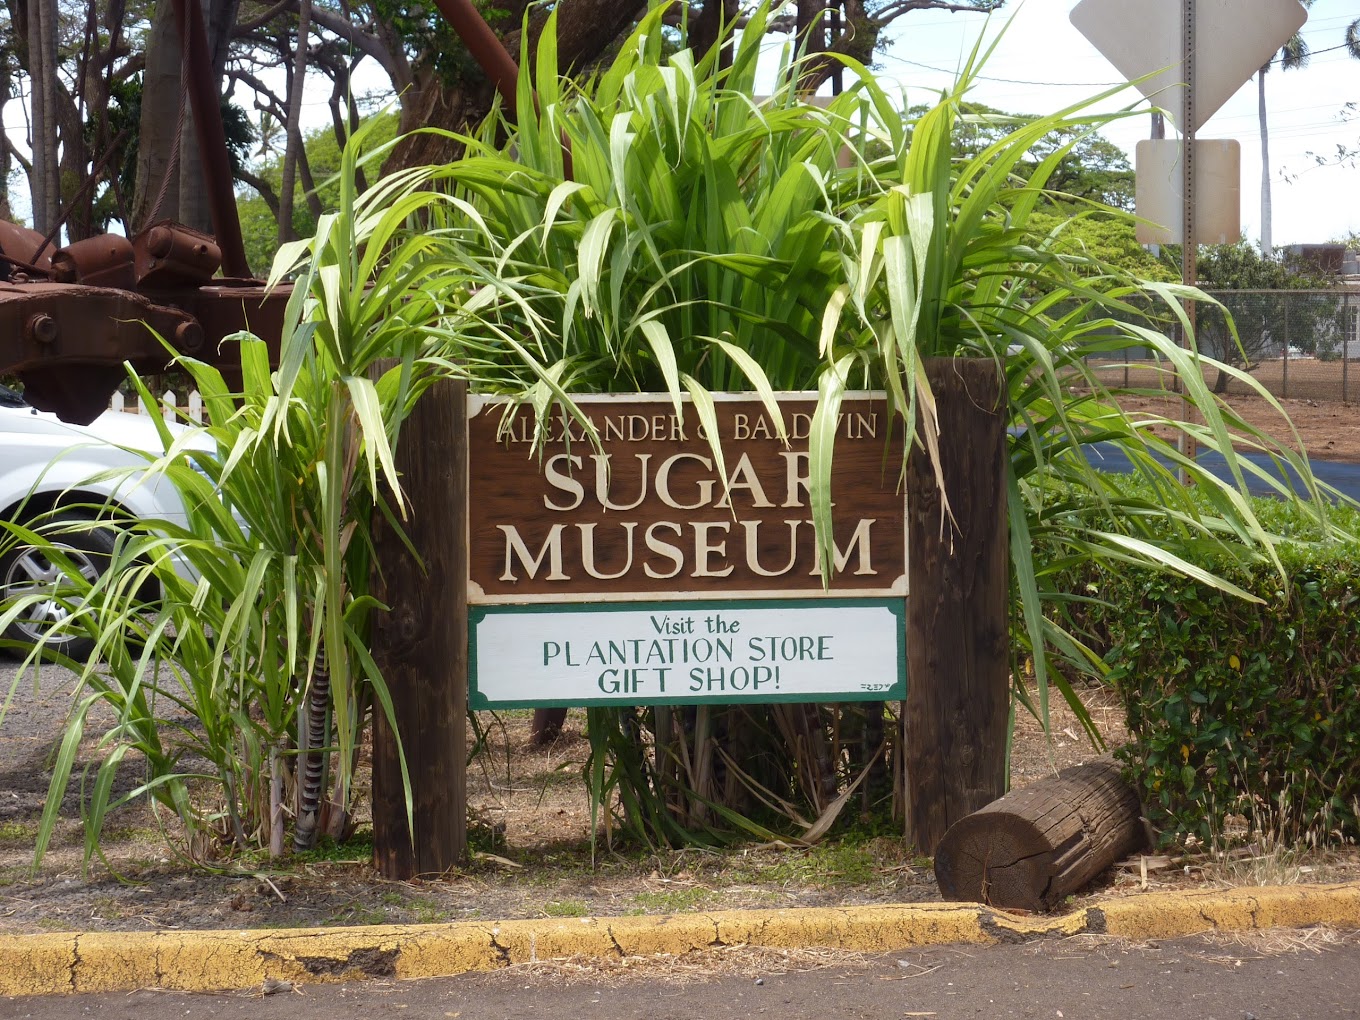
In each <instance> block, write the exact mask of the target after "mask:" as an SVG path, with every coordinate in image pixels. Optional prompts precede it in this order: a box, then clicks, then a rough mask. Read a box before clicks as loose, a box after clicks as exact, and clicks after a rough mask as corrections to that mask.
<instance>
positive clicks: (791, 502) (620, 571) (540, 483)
mask: <svg viewBox="0 0 1360 1020" xmlns="http://www.w3.org/2000/svg"><path fill="white" fill-rule="evenodd" d="M715 400H716V411H717V413H716V417H717V424H718V428H719V430H720V438H721V448H722V451H723V459H724V462H725V469H726V479H725V481H726V484H724V478H723V477H722V474H721V473H720V470H719V466H718V464H717V463H716V462H715V458H714V456H713V451H712V449H711V447H710V444H709V442H708V440H707V437H706V436H705V435H704V434H703V430H702V428H701V427H700V424H699V417H698V414H697V413H696V411H695V409H694V407H693V406H692V405H691V404H689V403H688V401H686V402H685V403H684V404H682V405H681V411H682V412H683V413H677V411H676V408H675V406H674V405H673V404H672V402H671V401H670V399H669V398H668V397H666V396H664V395H661V396H654V395H647V396H640V397H639V396H636V395H628V396H626V397H614V396H600V397H578V398H577V401H578V403H579V405H580V406H581V408H582V410H583V411H584V413H585V415H586V416H588V418H589V420H590V421H591V422H592V423H593V426H594V430H595V432H596V434H597V435H598V437H599V446H598V447H596V446H595V445H594V444H592V443H591V441H590V439H589V438H588V437H587V431H586V430H585V429H584V428H583V427H582V426H581V425H580V424H579V423H578V422H577V421H575V420H573V419H570V418H564V417H559V418H555V419H554V420H553V421H552V423H551V428H550V430H549V435H548V440H547V443H546V445H545V446H544V447H543V448H542V449H541V450H535V447H534V427H535V424H534V419H533V415H532V413H531V412H530V411H529V410H528V409H526V408H524V407H522V406H521V407H518V408H515V409H514V410H513V411H511V410H510V407H509V405H507V404H506V403H504V402H501V401H496V400H491V399H487V398H479V397H471V398H469V407H468V418H469V422H468V427H469V445H470V451H469V464H470V468H469V499H468V503H469V533H468V538H469V548H470V565H469V589H468V600H469V602H471V603H473V604H480V605H495V604H534V603H543V602H602V601H629V600H656V599H658V598H663V597H664V598H676V599H687V600H695V599H728V600H731V599H734V598H760V597H781V596H782V597H792V596H798V597H802V598H825V597H838V598H844V597H846V596H849V595H854V596H859V597H889V596H893V597H897V598H901V597H902V596H904V595H905V594H906V535H905V526H906V525H905V513H904V499H903V493H902V488H901V485H900V479H901V471H902V464H903V444H902V424H901V422H900V420H895V419H894V418H893V417H892V416H890V415H889V414H888V410H887V406H886V402H885V400H884V398H883V396H882V395H881V394H854V395H852V396H850V397H848V398H847V399H846V400H845V402H844V404H843V407H842V414H841V417H840V420H839V422H838V424H837V428H836V449H835V457H834V459H833V475H832V481H831V492H832V497H833V499H834V500H835V505H834V510H833V515H834V528H833V530H834V535H835V545H836V554H835V557H834V568H835V569H834V572H833V574H832V577H831V578H830V582H829V584H828V585H823V583H822V577H821V574H820V571H819V569H818V564H817V555H816V550H817V547H816V537H815V534H814V531H813V526H812V509H811V504H810V499H809V483H808V479H809V455H808V435H809V433H810V431H811V424H812V413H813V410H814V408H815V406H816V398H815V395H814V394H792V395H785V396H781V398H780V401H779V403H780V410H781V412H782V414H783V417H784V422H785V426H786V429H787V431H788V434H789V442H788V444H787V445H786V444H785V443H784V442H783V441H781V440H780V438H779V436H778V432H777V429H776V427H775V425H774V424H773V423H772V422H771V421H770V416H769V413H768V411H767V410H766V408H765V406H764V404H763V403H762V402H761V401H759V400H758V399H755V398H752V397H750V396H749V395H745V394H742V395H715Z"/></svg>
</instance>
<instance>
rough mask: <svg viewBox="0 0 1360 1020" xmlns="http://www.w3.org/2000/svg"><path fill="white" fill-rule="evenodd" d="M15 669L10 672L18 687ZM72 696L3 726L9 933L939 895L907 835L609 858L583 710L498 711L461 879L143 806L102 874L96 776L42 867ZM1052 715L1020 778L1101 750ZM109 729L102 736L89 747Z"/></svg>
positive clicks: (65, 682)
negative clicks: (205, 866)
mask: <svg viewBox="0 0 1360 1020" xmlns="http://www.w3.org/2000/svg"><path fill="white" fill-rule="evenodd" d="M9 672H12V668H11V670H9V671H0V683H4V685H5V687H8V682H7V676H6V673H9ZM69 695H70V678H69V676H65V675H62V674H59V673H57V672H55V671H50V670H49V671H48V673H47V674H45V677H44V682H43V684H42V687H41V689H40V690H39V691H38V692H37V693H36V694H35V693H34V692H33V690H32V688H31V687H30V686H27V685H21V686H20V688H19V689H18V690H17V691H16V697H15V701H14V703H13V704H12V705H11V707H10V710H9V716H8V717H7V718H6V719H5V721H4V724H3V725H0V791H3V792H0V931H8V932H39V931H69V930H75V929H80V930H96V931H134V930H156V929H174V928H291V927H315V926H329V925H353V924H386V923H392V924H399V923H408V924H409V923H430V922H439V921H453V920H474V919H490V918H501V919H503V918H514V917H544V916H559V917H572V916H589V915H627V914H653V913H671V912H675V911H684V910H703V909H709V908H716V907H723V908H739V907H760V908H769V907H781V906H827V905H835V904H859V903H889V902H912V901H923V900H935V899H938V898H939V890H938V888H937V886H936V884H935V881H934V878H933V875H932V872H931V869H930V862H929V860H928V859H924V858H921V857H919V856H917V855H916V854H915V853H914V852H913V851H912V849H911V848H910V847H909V846H907V845H906V844H905V842H904V841H903V840H902V839H901V838H900V837H898V836H897V835H895V834H894V833H883V834H880V835H872V836H871V835H860V836H856V837H853V838H850V839H841V840H833V841H829V842H827V843H825V844H822V845H819V846H815V847H810V848H803V847H795V846H785V845H775V846H770V845H761V846H757V845H745V846H738V847H736V848H733V849H729V850H726V851H722V852H717V851H705V850H679V851H660V852H649V851H644V850H638V849H636V848H631V849H614V850H611V849H609V848H607V847H605V846H604V845H600V846H599V847H598V849H597V852H596V854H595V856H594V858H593V860H592V855H591V849H590V841H589V836H590V813H589V805H588V803H587V799H586V796H585V793H584V784H583V782H582V780H581V767H582V765H583V764H584V762H585V758H586V754H587V751H588V744H587V742H586V740H585V739H584V737H583V735H582V727H583V724H584V714H583V713H578V712H573V713H571V715H570V716H569V718H568V722H567V726H566V728H565V730H564V732H563V734H562V736H561V738H560V739H558V740H557V741H556V742H554V743H553V744H551V745H550V746H548V747H543V748H536V747H533V746H531V744H530V742H529V739H528V736H529V733H528V728H529V727H528V723H529V720H528V714H527V713H512V714H509V715H507V716H505V717H500V718H498V717H492V716H491V715H490V714H487V715H486V716H485V717H484V719H483V721H484V723H485V724H487V725H488V726H489V728H490V729H491V731H492V734H491V744H490V751H489V753H488V754H486V755H485V756H483V758H481V759H479V761H478V764H477V765H476V767H475V768H474V769H473V771H472V772H471V773H470V775H469V784H470V790H469V802H470V805H471V807H472V812H473V815H474V818H475V819H476V822H475V824H474V828H473V832H472V835H471V842H472V845H473V847H474V854H473V860H472V862H471V865H470V866H469V867H468V868H467V869H466V870H464V871H462V872H460V873H458V874H456V875H450V876H447V877H445V878H431V879H429V880H420V881H412V882H389V881H384V880H382V879H380V878H378V877H377V876H376V874H375V873H374V872H373V870H372V868H371V867H370V862H369V856H370V853H371V847H370V845H369V844H368V843H366V842H364V841H363V840H362V839H359V840H356V841H354V842H352V843H350V844H346V845H344V846H340V847H330V848H328V849H326V850H323V851H318V852H316V853H313V854H307V855H302V856H300V857H295V858H290V859H287V860H285V861H283V862H281V863H277V864H271V863H270V862H269V861H268V860H266V859H264V858H262V857H258V858H238V859H236V860H234V861H223V862H220V864H219V867H220V869H221V870H220V871H219V872H216V873H215V872H211V871H205V870H201V869H194V868H191V867H189V866H188V865H187V863H186V862H185V861H183V860H181V859H179V858H177V857H176V856H175V854H174V853H173V852H172V850H171V849H170V848H171V847H174V846H177V845H178V843H179V840H178V837H177V831H176V827H175V825H174V823H173V819H159V820H158V819H157V818H156V817H155V816H154V815H153V814H152V813H151V811H150V810H149V809H148V808H146V807H144V806H134V807H127V808H124V809H121V810H120V811H118V812H117V813H116V815H115V816H114V817H112V818H111V819H110V820H109V825H108V828H107V831H106V834H105V838H104V841H103V851H104V853H105V855H106V858H105V860H104V861H103V862H102V863H101V862H100V861H98V860H96V861H95V862H94V864H93V865H92V867H91V869H90V872H89V876H88V878H85V877H82V872H81V857H82V853H83V835H82V830H81V827H80V823H79V821H78V819H79V813H80V807H79V794H78V785H79V784H78V783H77V784H76V789H75V790H73V791H72V793H71V794H69V795H68V797H67V801H66V803H65V805H64V810H63V815H64V818H65V820H64V821H63V822H62V823H61V825H60V828H59V830H58V832H57V835H56V838H55V840H54V843H53V848H52V850H51V851H50V852H49V855H48V857H47V860H46V861H45V863H44V866H43V868H42V870H41V871H40V872H39V873H38V874H36V875H34V874H32V873H31V871H30V868H29V865H30V863H31V860H32V851H33V844H34V838H35V835H36V831H37V820H38V818H39V816H40V814H41V812H42V807H43V803H44V800H45V798H46V794H47V788H46V783H47V771H46V768H45V763H46V761H47V759H48V757H49V755H51V754H52V753H53V750H54V749H55V747H56V745H57V742H58V740H59V739H60V724H61V719H62V716H63V714H64V712H65V709H66V707H67V706H68V704H69ZM1086 701H1087V704H1088V708H1089V710H1090V711H1091V713H1092V715H1093V716H1094V718H1095V720H1096V722H1097V724H1098V726H1099V727H1100V729H1101V732H1102V733H1103V734H1104V736H1105V738H1106V740H1107V741H1109V742H1110V743H1111V744H1118V743H1119V742H1120V741H1121V740H1122V739H1123V726H1122V720H1121V714H1122V713H1121V711H1120V709H1119V708H1118V706H1117V705H1115V704H1114V702H1113V700H1112V699H1111V697H1110V695H1109V694H1108V693H1107V692H1106V691H1104V690H1101V689H1092V690H1090V691H1087V692H1086ZM1052 713H1053V730H1052V732H1053V740H1052V741H1051V742H1048V741H1046V740H1045V739H1044V736H1043V731H1042V728H1041V727H1040V726H1039V725H1038V723H1037V722H1036V721H1035V720H1034V719H1032V718H1030V717H1028V716H1024V717H1021V718H1020V719H1019V720H1018V723H1017V732H1016V738H1015V742H1014V748H1013V754H1012V781H1013V784H1014V785H1016V786H1022V785H1024V784H1026V783H1028V782H1033V781H1034V780H1036V779H1039V778H1042V777H1043V776H1046V775H1050V774H1052V772H1053V771H1054V770H1055V769H1057V768H1061V767H1064V766H1066V765H1070V764H1076V763H1079V762H1082V761H1086V760H1089V759H1090V758H1091V757H1092V756H1093V755H1095V754H1096V753H1097V752H1096V751H1095V750H1094V749H1093V748H1092V746H1091V744H1090V743H1089V741H1088V740H1087V739H1086V738H1085V736H1084V735H1083V734H1082V733H1081V732H1080V727H1079V725H1078V723H1077V721H1076V719H1075V717H1074V716H1073V715H1072V714H1071V712H1070V711H1069V710H1068V709H1067V707H1066V706H1065V705H1061V704H1055V705H1054V706H1053V707H1052ZM93 740H94V737H93V736H88V737H87V740H86V745H87V747H90V746H91V745H92V742H93ZM360 810H361V812H362V810H363V808H362V807H361V809H360ZM1350 877H1360V857H1357V856H1355V855H1341V854H1335V853H1326V854H1324V853H1312V854H1307V855H1301V854H1295V853H1293V852H1292V851H1282V850H1280V849H1279V848H1256V847H1248V848H1243V849H1241V850H1239V851H1236V852H1235V854H1234V856H1233V857H1231V858H1227V859H1224V858H1217V857H1214V856H1212V855H1208V854H1203V853H1182V854H1177V855H1175V856H1174V857H1173V856H1165V855H1162V856H1152V857H1143V856H1140V857H1137V858H1134V859H1131V860H1128V861H1125V862H1123V863H1122V864H1121V865H1120V866H1119V867H1117V868H1115V869H1113V870H1112V871H1111V872H1109V873H1108V874H1106V875H1105V876H1103V877H1102V879H1101V881H1100V882H1099V883H1098V887H1097V889H1095V890H1093V892H1098V893H1099V894H1100V895H1105V896H1108V895H1137V894H1138V893H1139V892H1142V891H1144V890H1155V889H1166V888H1167V887H1169V886H1191V887H1195V888H1202V887H1205V886H1222V885H1240V884H1261V883H1267V884H1273V883H1281V882H1284V883H1288V882H1296V881H1340V880H1344V879H1347V878H1350ZM1081 902H1082V901H1081V900H1078V901H1074V903H1073V906H1077V905H1080V903H1081Z"/></svg>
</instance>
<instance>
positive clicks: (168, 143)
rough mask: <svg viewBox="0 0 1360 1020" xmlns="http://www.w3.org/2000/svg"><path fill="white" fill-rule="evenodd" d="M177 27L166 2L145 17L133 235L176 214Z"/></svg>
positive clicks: (181, 102)
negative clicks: (146, 32) (146, 28)
mask: <svg viewBox="0 0 1360 1020" xmlns="http://www.w3.org/2000/svg"><path fill="white" fill-rule="evenodd" d="M180 50H181V46H180V39H179V27H178V25H177V24H176V22H175V9H174V6H173V5H172V4H171V3H170V0H160V2H159V3H157V4H156V10H155V13H154V14H153V15H152V18H151V34H150V36H149V38H148V39H147V42H146V70H145V71H143V72H142V117H141V124H140V127H139V129H138V134H137V138H138V141H137V184H136V189H135V191H134V194H133V198H132V208H131V210H130V212H129V215H130V216H131V218H132V222H131V223H129V224H128V229H129V230H132V231H133V232H136V231H139V230H141V229H143V228H144V227H147V226H149V225H150V224H151V223H153V222H155V221H156V220H162V219H174V218H176V217H177V216H178V215H179V170H178V149H177V147H176V142H177V139H178V136H179V132H180V129H181V127H182V126H183V123H184V122H187V121H188V117H189V114H188V105H189V101H188V97H187V96H186V94H185V89H184V85H183V83H182V81H181V80H180Z"/></svg>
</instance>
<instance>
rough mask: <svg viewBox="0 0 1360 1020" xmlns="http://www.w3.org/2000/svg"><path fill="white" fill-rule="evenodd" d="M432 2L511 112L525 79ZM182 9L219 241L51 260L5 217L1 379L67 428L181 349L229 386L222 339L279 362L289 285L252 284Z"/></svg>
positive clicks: (448, 9) (82, 247)
mask: <svg viewBox="0 0 1360 1020" xmlns="http://www.w3.org/2000/svg"><path fill="white" fill-rule="evenodd" d="M436 3H437V5H438V7H439V9H440V10H441V12H442V13H443V14H444V16H445V17H446V18H448V19H449V21H450V23H451V24H452V26H453V28H454V29H455V30H456V31H457V32H458V34H459V36H460V37H462V39H463V41H464V42H465V43H466V45H467V46H468V49H469V51H470V52H471V53H472V55H473V57H474V58H475V59H476V60H477V61H478V63H479V64H481V66H482V68H483V70H485V71H486V73H487V75H488V77H489V78H490V79H491V80H492V82H494V83H495V85H496V87H497V88H498V89H499V90H500V92H501V94H502V96H503V97H504V98H505V100H506V102H507V103H509V104H511V107H510V108H511V109H513V103H514V100H515V79H516V75H517V73H518V72H517V69H516V67H515V62H514V61H513V60H512V59H511V58H510V55H509V54H508V53H506V51H505V49H504V47H502V46H501V44H500V41H499V40H498V39H497V38H496V36H495V35H494V34H493V33H492V31H491V29H490V28H489V27H488V26H487V24H486V22H485V21H484V20H482V17H481V15H480V14H478V13H477V10H476V8H474V7H473V6H472V4H471V3H470V0H436ZM174 4H175V13H176V15H177V17H178V18H179V20H180V27H181V31H182V33H183V38H184V41H185V44H186V45H185V51H186V55H187V57H186V62H185V70H186V73H187V76H188V92H189V101H190V105H191V107H192V110H193V115H194V122H195V124H197V125H199V131H198V132H197V137H198V144H199V148H200V150H201V153H202V156H203V159H202V162H203V165H204V168H205V173H206V176H207V179H206V181H205V186H206V188H207V190H208V197H209V206H210V208H211V211H212V219H213V230H214V232H215V235H216V236H215V237H214V236H209V235H207V234H202V233H200V232H198V231H196V230H192V229H190V228H189V227H186V226H184V225H183V224H179V223H173V222H170V221H165V222H161V223H156V224H153V225H151V226H150V227H147V228H146V229H144V230H142V231H141V232H140V233H139V234H137V235H136V236H135V237H133V238H132V239H131V240H128V239H127V238H125V237H121V236H118V235H115V234H104V235H101V236H99V237H92V238H88V239H86V240H83V241H77V242H75V243H74V244H71V245H68V246H67V247H65V248H59V249H57V250H56V251H52V250H51V247H50V245H49V244H48V243H47V242H46V240H45V239H44V238H43V236H42V235H41V234H38V233H37V232H36V231H32V230H28V229H27V228H24V227H20V226H17V225H15V224H12V223H6V222H3V221H0V374H5V375H16V376H18V377H19V379H20V380H21V381H22V382H23V385H24V397H25V398H26V399H27V400H28V401H29V403H31V404H32V405H33V406H34V407H37V408H39V409H40V410H44V411H53V412H55V413H56V414H57V415H59V416H60V417H61V418H63V419H65V420H67V421H73V422H79V423H81V424H85V423H88V422H90V421H92V420H93V419H94V418H95V417H96V416H98V415H99V413H100V412H101V411H103V410H104V408H106V407H107V406H108V401H109V397H110V395H111V394H112V393H113V391H114V390H115V389H116V388H117V386H118V384H119V383H120V382H122V381H123V379H124V377H125V376H124V369H123V363H124V362H129V363H131V364H132V365H133V367H135V368H136V369H137V370H138V371H139V372H145V373H155V372H159V371H163V370H164V369H165V368H166V366H167V365H168V364H169V362H170V361H171V359H172V353H171V351H173V352H177V353H181V354H187V355H191V356H193V357H195V358H198V359H199V360H201V361H206V362H209V363H212V364H217V365H219V366H220V367H221V368H222V369H223V370H224V374H228V375H229V376H230V375H231V374H233V373H232V369H233V368H234V367H235V366H237V354H236V351H235V349H234V345H223V343H222V340H223V339H224V338H225V337H227V336H230V335H231V334H232V333H235V332H237V331H239V330H249V331H250V332H251V333H253V334H255V335H256V336H258V337H260V338H261V339H263V340H265V341H266V342H267V343H269V344H270V347H271V354H272V355H273V356H277V353H278V345H279V340H280V334H281V332H282V328H283V314H284V307H285V306H286V304H287V302H288V297H289V294H290V292H291V288H290V287H288V286H287V285H281V286H278V287H275V288H274V289H272V290H270V289H268V288H266V287H265V285H264V283H263V281H260V280H255V279H250V278H249V277H248V276H247V274H248V273H249V269H248V267H247V265H246V260H245V254H244V250H243V246H242V241H241V225H240V221H239V220H238V219H237V216H236V197H235V195H234V193H233V191H232V183H231V177H230V174H228V173H227V172H226V167H227V166H228V159H227V149H226V141H225V138H224V136H223V131H222V121H221V109H220V107H219V105H218V101H217V85H216V83H215V82H214V81H213V79H212V72H211V61H209V60H207V59H206V54H207V52H208V51H207V37H206V33H205V31H204V27H203V19H202V13H201V12H200V10H199V5H198V4H196V3H186V2H185V0H174ZM219 268H220V269H222V270H223V272H224V275H223V276H220V277H218V276H215V275H214V274H215V273H216V272H217V271H218V269H219ZM162 341H164V342H162ZM167 344H168V345H169V347H170V348H171V350H167V347H166V345H167Z"/></svg>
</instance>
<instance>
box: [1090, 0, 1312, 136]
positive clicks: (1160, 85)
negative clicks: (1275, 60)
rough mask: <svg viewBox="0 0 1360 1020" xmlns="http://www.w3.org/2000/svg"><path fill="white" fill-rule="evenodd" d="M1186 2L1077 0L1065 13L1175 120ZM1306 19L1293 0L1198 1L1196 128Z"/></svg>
mask: <svg viewBox="0 0 1360 1020" xmlns="http://www.w3.org/2000/svg"><path fill="white" fill-rule="evenodd" d="M1184 3H1185V0H1139V2H1130V0H1081V3H1079V4H1077V6H1076V7H1074V8H1072V13H1071V15H1070V18H1071V21H1072V24H1073V25H1074V26H1075V27H1076V29H1077V31H1079V32H1081V34H1082V35H1084V36H1086V38H1087V39H1089V40H1090V41H1091V44H1092V45H1093V46H1095V48H1096V49H1098V50H1099V51H1100V52H1101V53H1102V54H1103V55H1104V56H1105V58H1106V59H1107V60H1109V62H1110V63H1112V64H1114V66H1115V67H1116V68H1118V69H1119V72H1120V73H1121V74H1123V75H1124V76H1125V77H1126V78H1128V79H1129V80H1130V81H1134V80H1136V79H1139V78H1144V80H1143V81H1140V82H1138V84H1137V88H1138V90H1139V91H1140V92H1142V93H1143V95H1144V96H1146V97H1147V98H1148V99H1150V100H1152V101H1153V102H1154V103H1156V104H1157V105H1158V106H1161V107H1163V108H1165V109H1166V111H1167V112H1168V114H1169V115H1170V117H1171V119H1172V120H1173V121H1177V120H1178V118H1179V117H1180V116H1181V98H1180V86H1181V85H1182V83H1183V82H1184V80H1185V74H1184V72H1183V71H1182V70H1181V60H1182V57H1183V52H1182V43H1181V18H1182V16H1183V11H1184ZM1307 20H1308V12H1307V11H1305V10H1304V9H1303V7H1302V6H1301V5H1300V4H1299V2H1298V0H1195V38H1196V40H1197V41H1198V45H1197V47H1196V51H1195V130H1196V131H1198V130H1199V129H1200V127H1201V126H1202V125H1203V124H1204V122H1205V121H1207V120H1208V119H1209V118H1210V117H1212V116H1213V115H1214V114H1215V113H1216V112H1218V109H1219V108H1220V107H1221V106H1222V105H1223V104H1224V103H1226V102H1227V101H1228V100H1229V99H1231V98H1232V96H1233V93H1235V92H1236V91H1237V90H1238V89H1239V88H1241V87H1242V84H1243V83H1244V82H1245V81H1246V80H1247V79H1248V78H1250V77H1251V76H1252V75H1253V74H1255V73H1256V71H1258V70H1259V69H1260V68H1261V67H1262V66H1263V65H1264V64H1265V63H1266V62H1267V61H1268V60H1270V58H1271V57H1273V56H1274V55H1275V53H1276V52H1277V51H1278V50H1279V49H1280V47H1281V46H1283V45H1284V44H1285V43H1286V42H1287V41H1288V40H1289V39H1290V37H1291V36H1293V34H1294V33H1295V32H1297V31H1298V30H1299V29H1300V28H1301V27H1302V26H1303V23H1304V22H1305V21H1307ZM1154 71H1155V72H1158V73H1156V74H1153V72H1154ZM1146 75H1152V77H1150V78H1145V76H1146Z"/></svg>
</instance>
